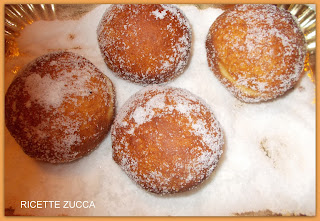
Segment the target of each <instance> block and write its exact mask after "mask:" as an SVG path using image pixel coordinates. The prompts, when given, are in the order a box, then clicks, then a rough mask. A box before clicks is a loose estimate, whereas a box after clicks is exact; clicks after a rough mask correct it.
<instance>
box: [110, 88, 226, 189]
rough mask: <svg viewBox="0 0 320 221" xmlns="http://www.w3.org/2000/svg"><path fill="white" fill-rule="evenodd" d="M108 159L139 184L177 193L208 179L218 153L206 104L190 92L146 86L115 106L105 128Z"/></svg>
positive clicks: (215, 125) (218, 139) (216, 131)
mask: <svg viewBox="0 0 320 221" xmlns="http://www.w3.org/2000/svg"><path fill="white" fill-rule="evenodd" d="M111 138H112V149H113V155H112V156H113V159H114V161H115V162H116V163H117V164H118V165H119V166H120V167H121V168H122V169H123V170H124V171H125V173H126V174H127V175H128V176H129V177H130V178H131V179H132V180H134V181H135V182H136V183H138V184H139V185H140V186H141V187H143V188H144V189H146V190H148V191H150V192H153V193H157V194H169V193H178V192H183V191H186V190H189V189H191V188H193V187H196V186H197V185H198V184H200V183H201V182H202V181H203V180H205V179H206V178H208V177H209V176H210V174H211V173H212V171H213V170H214V168H215V167H216V166H217V163H218V161H219V158H220V156H221V154H222V152H223V150H222V146H223V144H224V140H223V133H222V130H221V128H220V124H219V122H218V121H217V120H216V118H215V117H214V115H213V113H212V111H211V110H210V108H209V107H208V106H207V105H206V104H205V103H204V102H203V101H202V100H201V99H200V98H198V97H196V96H195V95H193V94H192V93H191V92H189V91H187V90H184V89H179V88H173V87H167V86H166V87H160V86H155V85H154V86H148V87H146V88H144V89H142V90H141V91H139V92H138V93H137V94H135V95H133V96H132V97H131V98H130V99H129V100H128V101H127V102H126V103H125V104H124V105H123V107H122V108H121V109H120V112H119V113H118V114H117V116H116V118H115V122H114V124H113V126H112V129H111Z"/></svg>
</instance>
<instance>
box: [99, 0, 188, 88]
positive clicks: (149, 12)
mask: <svg viewBox="0 0 320 221" xmlns="http://www.w3.org/2000/svg"><path fill="white" fill-rule="evenodd" d="M97 35H98V43H99V47H100V50H101V52H102V55H103V57H104V60H105V62H106V64H107V66H108V67H109V68H110V69H111V70H112V71H113V72H115V73H116V74H117V75H119V76H120V77H121V78H123V79H126V80H129V81H132V82H135V83H140V84H158V83H164V82H167V81H169V80H172V79H173V78H175V77H177V76H178V75H179V74H181V73H182V72H183V70H184V68H185V67H186V65H187V63H188V60H189V56H190V48H191V28H190V24H189V21H188V20H187V18H186V17H185V15H184V14H183V13H182V11H181V10H180V9H179V8H177V7H176V6H173V5H160V4H136V5H135V4H133V5H132V4H120V5H112V6H110V7H109V8H108V9H107V10H106V12H105V13H104V15H103V17H102V19H101V21H100V23H99V26H98V29H97Z"/></svg>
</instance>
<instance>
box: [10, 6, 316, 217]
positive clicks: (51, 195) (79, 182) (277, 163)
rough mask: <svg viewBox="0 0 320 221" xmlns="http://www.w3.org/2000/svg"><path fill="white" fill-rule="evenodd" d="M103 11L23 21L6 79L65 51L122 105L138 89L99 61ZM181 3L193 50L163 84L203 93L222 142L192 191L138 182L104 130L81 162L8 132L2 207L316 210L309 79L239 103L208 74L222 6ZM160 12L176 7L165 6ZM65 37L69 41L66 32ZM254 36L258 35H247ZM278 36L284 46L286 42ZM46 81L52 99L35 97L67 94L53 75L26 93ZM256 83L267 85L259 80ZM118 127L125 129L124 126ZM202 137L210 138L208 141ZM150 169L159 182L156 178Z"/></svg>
mask: <svg viewBox="0 0 320 221" xmlns="http://www.w3.org/2000/svg"><path fill="white" fill-rule="evenodd" d="M108 7H109V5H101V6H97V7H96V8H95V9H93V10H92V11H91V12H89V13H88V14H86V15H85V16H84V17H82V18H81V19H80V20H72V21H58V20H56V21H50V22H49V21H38V22H35V23H34V24H32V25H29V26H27V27H26V28H25V29H24V30H23V31H22V32H21V36H20V37H19V38H17V41H18V44H19V48H20V52H21V55H20V56H19V57H16V58H14V59H12V58H10V59H6V63H5V64H6V65H5V72H6V75H5V77H6V81H5V82H6V83H7V82H8V83H9V82H10V81H9V80H7V79H12V78H13V76H12V70H13V68H14V67H15V66H16V65H18V64H20V65H21V64H23V65H25V64H27V63H28V62H29V61H31V60H33V59H34V58H35V57H38V56H40V55H43V54H44V53H48V52H52V51H56V50H68V51H72V52H75V53H78V54H80V55H82V56H84V57H86V58H87V59H89V60H90V61H91V62H92V63H93V64H95V65H96V66H97V67H98V68H99V69H100V70H101V71H102V72H103V73H104V74H106V75H107V76H108V77H109V78H110V79H111V80H112V81H113V83H114V86H115V89H116V99H117V108H116V111H117V110H119V109H120V107H121V106H122V105H123V104H124V103H125V102H126V101H127V100H128V99H129V98H130V97H131V96H132V95H133V94H135V93H136V92H137V91H139V90H140V89H142V88H143V87H142V86H140V85H137V84H133V83H130V82H127V81H125V80H122V79H120V78H118V77H117V76H116V75H115V74H114V73H112V72H111V71H110V70H109V69H108V68H107V66H106V65H105V63H104V61H103V58H102V56H101V54H100V50H99V46H98V43H97V35H96V29H97V27H98V24H99V21H100V19H101V17H102V15H103V13H104V12H105V10H106V9H107V8H108ZM177 7H179V8H180V9H181V10H182V11H183V12H184V14H185V15H186V17H187V18H188V20H189V22H190V24H191V28H192V52H191V57H190V61H189V64H188V66H187V67H186V69H185V71H184V73H182V75H180V76H179V77H178V78H176V79H175V80H174V81H171V82H169V83H167V85H169V86H173V87H180V88H185V89H187V90H189V91H191V92H192V93H194V94H195V95H197V96H199V97H201V98H202V99H203V100H204V101H205V102H206V103H207V104H208V105H209V106H210V108H211V109H212V111H213V112H214V114H215V117H216V118H217V120H218V121H219V122H220V125H221V127H222V129H223V132H224V138H225V146H224V148H223V155H222V158H221V159H220V160H219V162H218V165H217V167H216V169H215V170H214V172H213V173H212V174H211V176H210V177H209V178H208V179H207V180H206V181H205V182H204V183H203V184H201V185H200V186H199V187H198V188H196V189H194V190H191V191H189V192H185V193H180V194H175V195H172V196H171V195H166V196H158V195H155V194H150V193H148V192H147V191H145V190H143V189H142V188H141V187H139V186H138V185H136V184H135V183H134V182H133V181H132V180H131V179H130V178H129V177H128V176H127V175H126V174H125V173H124V172H123V171H122V170H121V168H120V167H119V166H118V165H117V164H116V163H115V162H114V161H113V160H112V148H111V134H110V133H109V135H108V136H107V137H106V139H105V140H104V141H103V143H102V144H101V145H100V146H99V147H98V148H97V149H96V150H95V151H93V152H92V153H91V154H90V155H88V156H86V157H84V158H83V159H80V160H78V161H75V162H72V163H69V164H61V165H51V164H46V163H41V162H37V161H35V160H33V159H31V158H29V157H28V156H27V155H25V154H24V153H23V151H22V150H21V148H20V147H19V146H18V145H17V144H16V142H15V141H14V139H13V138H12V137H11V136H10V134H9V132H8V131H7V129H6V130H5V147H6V151H5V159H6V161H5V174H6V177H5V181H4V185H5V196H6V198H5V207H6V208H10V207H11V208H14V209H15V214H17V215H19V214H21V215H36V216H57V215H62V214H64V215H68V216H229V215H231V216H232V215H234V214H236V213H243V212H250V211H256V212H257V211H261V210H262V211H264V210H270V211H272V212H274V213H282V214H284V215H287V214H297V215H298V214H305V215H310V216H313V215H315V210H316V209H315V198H316V197H315V196H316V191H315V181H316V179H315V162H316V161H315V146H316V145H315V104H314V103H313V101H314V99H315V85H314V83H312V82H311V81H310V79H309V78H308V76H307V75H304V76H303V78H302V79H301V80H300V81H299V82H298V84H297V85H296V86H295V88H294V89H293V90H291V91H289V92H288V93H287V94H285V95H284V96H282V97H279V98H277V99H275V100H273V101H270V102H264V103H257V104H247V103H243V102H240V101H239V100H237V99H236V98H234V97H233V96H232V95H231V94H230V93H229V92H228V91H227V89H225V87H224V86H223V85H222V84H221V83H220V82H219V81H218V80H217V79H216V78H215V77H214V75H213V73H212V72H211V71H210V69H209V67H208V64H207V57H206V50H205V40H206V36H207V33H208V30H209V27H210V26H211V24H212V22H213V21H214V20H215V19H216V18H217V17H218V16H219V15H220V14H221V13H222V12H223V11H222V10H221V9H216V8H208V9H204V10H199V9H198V8H197V7H195V6H192V5H177ZM165 10H172V9H171V8H170V7H167V8H165ZM154 15H155V16H157V18H158V19H161V18H162V17H163V16H165V13H164V11H162V12H154ZM268 22H272V20H271V19H269V20H268ZM270 31H272V30H270ZM252 34H254V33H252ZM70 35H72V36H74V38H73V39H71V38H69V36H70ZM259 40H260V39H259V37H257V36H251V37H250V38H249V39H248V41H259ZM282 40H283V41H284V43H286V44H290V41H289V39H284V38H283V39H282ZM181 41H183V39H181ZM177 50H179V48H177ZM288 53H290V51H288ZM164 65H166V64H164ZM30 77H34V78H36V76H30ZM7 87H8V85H6V86H5V88H7ZM44 87H49V88H52V89H55V90H57V94H56V97H55V96H54V97H50V98H48V99H46V100H43V99H42V98H38V100H39V101H41V102H44V103H47V104H48V105H58V104H59V101H60V98H61V96H64V95H65V92H64V91H63V87H64V85H62V84H60V83H56V84H53V83H52V82H51V81H50V78H47V77H44V78H42V79H41V81H40V84H39V85H37V86H36V87H34V88H31V87H30V93H37V92H39V91H41V90H42V89H44ZM257 87H261V89H263V88H264V86H263V85H257ZM60 89H62V90H60ZM162 99H163V98H161V97H158V98H157V99H155V100H153V101H150V102H149V103H148V104H146V105H150V110H151V109H152V108H151V107H155V106H156V105H160V107H161V105H163V102H161V100H162ZM158 101H160V102H159V103H158ZM179 110H180V111H181V112H185V113H187V112H188V111H189V110H188V109H187V105H181V106H180V107H179ZM138 112H139V110H138V109H137V113H136V115H135V116H134V118H135V119H136V120H137V122H140V123H143V120H142V118H139V116H140V117H141V116H142V114H145V115H151V114H152V113H151V112H150V113H147V112H145V111H144V112H142V111H140V113H138ZM121 123H122V124H123V126H125V122H121ZM193 126H194V132H195V133H198V134H201V133H202V132H203V127H204V126H205V125H204V124H203V122H201V121H199V122H198V123H197V124H195V125H193ZM71 141H73V142H76V141H77V138H76V137H73V138H72V137H70V142H71ZM208 142H213V141H211V140H210V137H208ZM203 159H208V158H207V156H206V153H204V155H203V156H199V157H198V161H199V162H201V161H203ZM127 163H128V159H127V161H125V160H124V161H123V164H124V165H126V164H127ZM130 163H131V164H134V162H130ZM203 163H204V164H206V163H208V164H211V163H212V162H202V164H203ZM199 165H201V163H199ZM177 166H179V165H177ZM153 175H154V177H155V179H156V178H157V176H159V175H160V174H158V173H154V174H153ZM21 200H60V201H64V200H71V201H73V200H80V201H85V200H87V201H94V204H95V208H94V209H93V208H91V209H83V208H82V209H49V208H47V209H34V210H30V209H23V208H21V207H20V201H21ZM133 202H134V203H133Z"/></svg>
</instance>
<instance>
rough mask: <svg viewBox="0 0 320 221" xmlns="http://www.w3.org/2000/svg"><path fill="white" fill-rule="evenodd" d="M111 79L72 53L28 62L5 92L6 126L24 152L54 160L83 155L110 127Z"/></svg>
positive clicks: (111, 108) (65, 159) (66, 160)
mask: <svg viewBox="0 0 320 221" xmlns="http://www.w3.org/2000/svg"><path fill="white" fill-rule="evenodd" d="M114 102H115V92H114V87H113V85H112V82H111V81H110V79H109V78H108V77H106V76H105V75H104V74H103V73H102V72H100V71H99V70H98V69H97V68H96V67H95V66H94V65H93V64H92V63H91V62H90V61H89V60H87V59H86V58H84V57H82V56H79V55H76V54H74V53H71V52H55V53H50V54H46V55H43V56H41V57H39V58H37V59H35V60H34V61H32V62H31V63H29V65H27V67H26V68H25V69H24V70H22V72H20V73H19V74H18V75H17V77H16V78H15V79H14V80H13V82H12V83H11V85H10V86H9V88H8V90H7V93H6V95H5V122H6V126H7V128H8V130H9V132H10V133H11V135H12V136H13V137H14V138H15V140H16V141H17V143H18V144H19V145H20V146H21V147H22V149H23V151H24V152H25V153H26V154H27V155H29V156H30V157H32V158H35V159H37V160H41V161H45V162H50V163H65V162H70V161H73V160H76V159H79V158H81V157H83V156H85V155H87V154H88V153H89V152H91V151H92V150H94V149H95V147H96V146H97V145H98V144H99V143H100V142H101V141H102V140H103V138H104V137H105V136H106V134H107V132H108V131H109V129H110V126H111V122H112V120H113V113H114Z"/></svg>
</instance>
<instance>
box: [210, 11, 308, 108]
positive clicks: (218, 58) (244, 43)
mask: <svg viewBox="0 0 320 221" xmlns="http://www.w3.org/2000/svg"><path fill="white" fill-rule="evenodd" d="M206 49H207V57H208V63H209V66H210V68H211V69H212V71H213V72H214V74H215V75H216V76H217V77H218V78H219V80H220V81H221V82H222V83H223V84H225V85H226V87H227V88H228V89H229V90H230V92H231V93H233V94H234V95H235V96H236V97H237V98H238V99H240V100H242V101H245V102H259V101H266V100H269V99H273V98H275V97H278V96H280V95H282V94H284V93H285V92H286V91H288V90H289V89H290V88H292V87H293V86H294V85H295V84H296V82H297V81H298V80H299V79H300V77H301V75H302V71H303V67H304V59H305V55H306V45H305V39H304V36H303V33H302V31H301V30H300V28H299V26H298V24H297V23H296V22H295V20H294V18H293V17H292V16H291V14H290V13H289V12H287V11H285V10H282V9H279V8H278V7H276V6H273V5H238V6H236V7H235V8H234V9H231V10H227V11H225V12H224V13H223V14H222V15H220V16H219V17H218V18H217V20H216V21H215V22H214V23H213V24H212V26H211V27H210V30H209V33H208V35H207V39H206Z"/></svg>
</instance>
